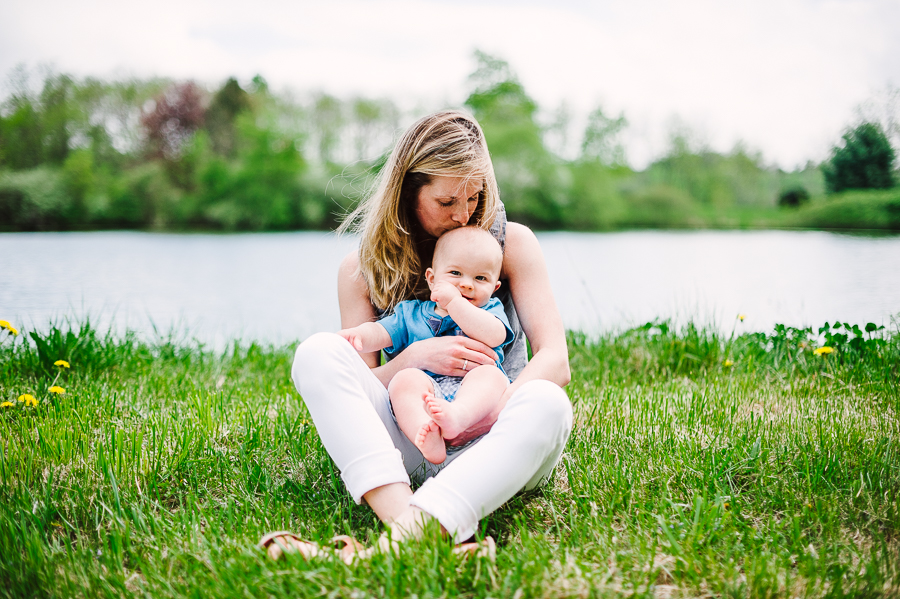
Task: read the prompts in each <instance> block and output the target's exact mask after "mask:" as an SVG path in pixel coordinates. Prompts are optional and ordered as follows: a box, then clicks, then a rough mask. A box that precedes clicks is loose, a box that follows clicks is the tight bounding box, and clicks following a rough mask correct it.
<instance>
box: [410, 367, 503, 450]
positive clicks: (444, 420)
mask: <svg viewBox="0 0 900 599" xmlns="http://www.w3.org/2000/svg"><path fill="white" fill-rule="evenodd" d="M508 385H509V379H507V378H506V375H505V374H503V372H502V371H501V370H500V369H499V368H497V367H496V366H493V365H484V366H479V367H478V368H475V369H474V370H472V371H471V372H469V374H467V375H466V376H465V378H464V379H463V381H462V385H461V386H460V388H459V391H457V392H456V399H454V400H453V402H452V403H447V402H446V401H442V400H437V399H435V398H434V397H430V398H426V399H425V410H426V411H427V412H428V414H429V415H430V416H431V417H432V418H433V419H434V421H435V422H436V423H437V424H438V425H439V426H440V427H441V433H442V434H443V436H444V439H454V438H456V437H457V436H458V435H459V434H460V433H461V432H463V431H465V430H466V429H467V428H469V427H470V426H472V425H473V424H475V423H477V422H479V421H481V420H483V419H484V418H485V417H486V416H487V415H488V414H490V413H491V411H492V410H493V409H494V408H495V407H496V406H497V404H498V402H499V401H500V397H501V396H502V395H503V392H504V391H506V387H507V386H508Z"/></svg>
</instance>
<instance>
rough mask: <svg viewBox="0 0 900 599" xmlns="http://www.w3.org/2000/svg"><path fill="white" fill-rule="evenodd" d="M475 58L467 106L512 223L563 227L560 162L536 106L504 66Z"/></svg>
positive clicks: (490, 59)
mask: <svg viewBox="0 0 900 599" xmlns="http://www.w3.org/2000/svg"><path fill="white" fill-rule="evenodd" d="M475 59H476V61H477V63H478V66H477V68H476V69H475V72H474V73H473V74H472V75H470V76H469V80H470V81H471V82H472V83H473V84H474V90H473V91H472V93H471V94H470V95H469V97H468V98H467V99H466V106H468V107H469V109H471V110H472V112H473V113H474V114H475V118H477V119H478V122H479V123H481V126H482V127H483V128H484V135H485V137H486V138H487V142H488V147H489V148H490V151H491V159H492V161H493V163H494V171H495V172H496V174H497V183H498V184H499V186H500V192H501V194H502V196H503V201H504V203H505V204H506V210H507V212H508V213H509V216H510V218H512V219H514V220H517V221H519V222H524V223H526V224H529V225H535V226H540V227H547V228H549V227H556V226H559V225H560V223H561V222H562V220H563V211H564V210H565V202H566V198H565V197H564V194H563V192H562V188H563V185H562V182H561V181H560V173H559V169H558V160H556V159H555V158H554V156H553V155H552V154H550V152H548V151H547V149H546V148H545V147H544V140H543V131H542V130H541V127H540V125H539V124H538V123H537V121H536V116H537V104H536V103H535V102H534V100H532V99H531V97H529V96H528V94H527V93H526V92H525V88H524V87H523V86H522V84H521V83H520V82H519V80H518V78H517V77H516V76H515V74H514V73H513V72H512V70H511V69H510V67H509V64H508V63H507V62H506V61H504V60H501V59H499V58H495V57H493V56H490V55H488V54H485V53H484V52H481V51H478V50H476V51H475Z"/></svg>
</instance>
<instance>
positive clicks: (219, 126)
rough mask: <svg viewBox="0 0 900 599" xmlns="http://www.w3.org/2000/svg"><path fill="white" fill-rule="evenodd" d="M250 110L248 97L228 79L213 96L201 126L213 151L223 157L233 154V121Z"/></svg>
mask: <svg viewBox="0 0 900 599" xmlns="http://www.w3.org/2000/svg"><path fill="white" fill-rule="evenodd" d="M249 108H250V97H249V95H248V94H247V92H245V91H244V90H243V89H242V88H241V85H240V84H239V83H238V82H237V79H235V78H234V77H230V78H229V79H228V81H226V82H225V85H223V86H222V88H221V89H220V90H219V91H217V92H216V95H215V96H213V99H212V102H210V104H209V108H208V109H207V110H206V116H205V118H204V122H203V125H204V127H205V128H206V130H207V131H208V132H209V139H210V141H211V142H212V147H213V151H215V152H216V153H218V154H221V155H223V156H229V157H233V156H234V154H235V128H234V120H235V119H236V118H237V116H238V115H239V114H241V113H242V112H244V111H245V110H248V109H249Z"/></svg>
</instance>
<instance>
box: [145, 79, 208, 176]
mask: <svg viewBox="0 0 900 599" xmlns="http://www.w3.org/2000/svg"><path fill="white" fill-rule="evenodd" d="M204 112H205V111H204V108H203V93H202V92H201V90H200V88H199V87H197V84H196V83H194V82H193V81H188V82H186V83H179V84H177V85H173V86H172V87H170V88H169V89H168V90H166V92H165V93H164V94H162V95H161V96H158V97H157V98H156V102H155V106H154V107H153V109H152V110H150V111H148V112H145V113H143V114H142V115H141V125H143V127H144V131H145V132H146V134H147V141H148V143H149V150H150V154H151V155H152V156H154V157H156V158H165V159H167V160H174V159H176V158H178V156H179V155H180V154H181V150H182V149H183V148H184V146H185V144H187V142H188V141H190V139H191V137H192V136H193V135H194V132H195V131H196V130H197V129H199V128H200V126H201V125H202V124H203V116H204Z"/></svg>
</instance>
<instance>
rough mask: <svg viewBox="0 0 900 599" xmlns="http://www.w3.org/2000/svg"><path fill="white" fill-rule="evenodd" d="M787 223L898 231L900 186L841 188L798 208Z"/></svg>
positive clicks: (828, 227)
mask: <svg viewBox="0 0 900 599" xmlns="http://www.w3.org/2000/svg"><path fill="white" fill-rule="evenodd" d="M790 224H792V225H793V226H799V227H813V228H825V229H883V230H888V231H900V189H894V190H885V191H875V190H871V191H862V190H860V191H848V192H844V193H842V194H840V195H836V196H833V197H832V198H830V199H829V200H828V201H826V202H824V203H821V204H813V205H810V206H808V207H805V208H802V209H800V210H799V211H797V212H796V216H794V217H792V222H791V223H790Z"/></svg>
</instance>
